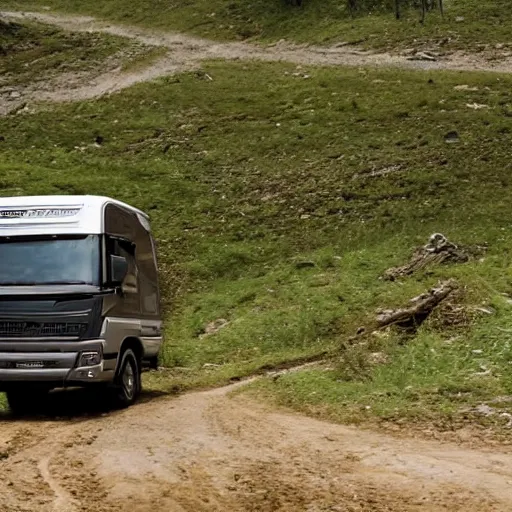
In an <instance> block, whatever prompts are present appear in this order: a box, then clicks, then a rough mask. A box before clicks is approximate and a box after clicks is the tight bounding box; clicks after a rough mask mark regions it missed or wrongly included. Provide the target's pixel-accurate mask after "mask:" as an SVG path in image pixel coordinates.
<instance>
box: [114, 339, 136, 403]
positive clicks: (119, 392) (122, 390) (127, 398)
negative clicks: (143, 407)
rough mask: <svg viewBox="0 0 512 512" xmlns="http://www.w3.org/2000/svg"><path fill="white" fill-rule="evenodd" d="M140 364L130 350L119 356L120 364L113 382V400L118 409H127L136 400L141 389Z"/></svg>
mask: <svg viewBox="0 0 512 512" xmlns="http://www.w3.org/2000/svg"><path fill="white" fill-rule="evenodd" d="M140 374H141V369H140V363H139V361H138V359H137V357H136V356H135V353H134V352H133V350H132V349H131V348H127V349H126V350H125V351H124V352H123V353H122V355H121V364H120V365H119V370H118V372H117V375H116V378H115V380H114V387H113V399H114V406H115V407H117V408H118V409H124V408H126V407H129V406H130V405H132V404H133V403H135V401H136V400H137V398H138V396H139V393H140V389H141V378H140Z"/></svg>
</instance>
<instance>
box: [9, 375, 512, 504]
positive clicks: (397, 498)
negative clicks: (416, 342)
mask: <svg viewBox="0 0 512 512" xmlns="http://www.w3.org/2000/svg"><path fill="white" fill-rule="evenodd" d="M240 385H241V384H240V383H238V384H236V385H234V386H230V387H225V388H221V389H216V390H213V391H206V392H196V393H190V394H186V395H182V396H180V397H172V396H170V397H169V396H167V397H152V396H145V397H144V399H143V400H142V401H141V402H140V403H139V404H137V405H135V406H133V407H132V408H130V409H127V410H124V411H118V412H109V413H107V412H103V411H101V410H98V409H97V401H96V400H94V397H93V396H92V395H91V392H90V391H89V392H88V391H83V390H71V391H66V392H58V393H54V394H53V396H51V397H50V400H49V404H48V405H47V408H48V411H49V412H48V414H47V415H46V416H45V417H42V418H39V419H32V420H19V419H18V420H15V419H14V418H11V417H9V416H7V415H5V416H3V417H0V420H2V423H1V424H0V454H1V456H0V459H1V461H0V475H2V478H1V481H0V510H2V512H22V511H23V512H25V511H26V512H29V511H30V512H33V511H36V510H37V511H39V512H89V511H90V512H93V511H94V512H115V511H125V510H131V511H135V512H146V511H147V512H150V511H151V512H155V511H169V512H174V511H176V512H182V511H190V512H202V511H219V512H224V511H226V512H227V511H230V512H231V511H233V512H238V511H239V512H246V511H262V512H271V511H290V512H291V511H311V512H316V511H340V512H341V511H343V512H345V511H347V512H350V511H354V512H356V511H357V512H359V511H393V512H401V511H419V510H421V511H450V512H453V511H459V510H460V511H462V510H464V512H471V511H479V512H481V511H509V510H511V509H512V486H511V485H510V483H511V482H512V452H511V451H510V450H509V449H508V448H501V449H499V450H497V449H496V448H494V449H492V450H491V449H490V448H489V449H484V448H480V449H474V448H467V447H464V446H461V445H458V444H456V443H440V442H438V441H426V440H421V439H411V438H408V439H406V438H400V437H397V436H390V435H387V434H382V433H375V432H371V431H368V430H362V429H357V428H354V427H346V426H341V425H335V424H331V423H326V422H322V421H318V420H315V419H311V418H307V417H304V416H300V415H297V414H293V413H289V412H282V411H276V410H274V409H272V408H270V407H269V406H266V405H263V404H260V403H256V402H253V401H250V400H248V398H247V397H246V396H244V395H238V394H237V395H234V396H230V391H232V390H233V389H235V387H237V386H240ZM242 385H243V384H242ZM64 411H65V412H64ZM61 415H62V417H61Z"/></svg>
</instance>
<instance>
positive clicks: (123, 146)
mask: <svg viewBox="0 0 512 512" xmlns="http://www.w3.org/2000/svg"><path fill="white" fill-rule="evenodd" d="M235 83H236V87H234V86H233V84H235ZM511 85H512V79H511V78H509V77H506V76H498V75H486V74H463V73H428V74H425V73H412V72H406V71H386V70H371V71H362V70H354V69H350V70H346V69H319V68H313V67H312V68H308V69H305V68H299V69H297V68H296V67H294V66H291V65H286V64H258V63H241V62H240V63H231V64H226V63H220V62H210V63H208V64H205V66H204V68H203V69H202V70H201V71H198V72H194V73H188V74H184V75H181V76H179V77H173V78H168V79H163V80H160V81H158V82H156V83H152V84H141V85H138V86H136V87H133V88H131V89H129V90H126V91H124V92H122V93H119V94H116V95H113V96H111V97H109V98H103V99H101V100H97V101H91V102H84V103H77V104H69V105H61V106H55V105H52V106H51V108H50V106H47V107H45V106H42V107H41V108H40V109H39V111H38V112H36V113H34V114H30V113H22V114H19V115H16V116H9V117H6V118H1V119H0V135H1V136H2V138H1V142H0V177H1V183H0V186H1V193H2V194H3V195H21V194H46V193H48V194H53V193H59V194H61V193H69V194H82V193H89V194H107V195H112V196H115V197H117V198H119V199H121V200H125V201H128V202H130V203H132V204H135V205H136V206H138V207H140V208H142V209H144V210H147V211H149V213H150V214H151V216H152V219H153V225H154V230H155V234H156V236H157V239H158V246H159V255H160V264H161V270H162V279H163V286H164V290H165V301H166V311H167V313H166V316H167V324H166V325H167V326H166V335H167V344H166V346H165V350H164V355H163V362H164V364H166V365H167V366H169V367H170V368H171V370H169V371H168V372H165V371H164V372H162V373H161V374H159V375H158V377H154V379H156V378H158V379H159V382H157V381H155V380H153V381H152V383H151V385H153V386H158V387H161V388H166V389H170V388H172V387H176V386H177V387H182V388H183V387H187V386H191V385H198V384H203V385H204V384H212V383H220V382H225V381H228V380H229V379H231V378H234V377H240V376H242V375H245V374H248V373H251V372H253V371H255V370H257V369H258V368H262V367H266V366H272V365H278V364H281V363H283V362H287V361H290V360H295V359H301V358H310V357H315V356H316V355H318V354H321V353H323V352H324V351H330V352H333V351H334V352H335V353H336V354H338V355H336V357H335V360H339V358H340V357H345V358H348V359H347V360H349V361H353V362H352V363H350V365H349V366H348V368H351V367H354V368H355V372H352V373H350V372H349V373H347V372H346V371H345V370H344V368H347V365H346V364H345V363H343V364H341V365H340V366H339V367H335V368H334V370H332V371H330V372H322V373H318V372H311V373H306V374H301V375H300V376H299V377H296V376H291V377H287V378H283V380H282V381H281V380H279V381H278V382H277V383H275V386H274V388H273V389H274V390H276V391H277V392H278V393H281V392H282V393H283V395H281V399H282V400H284V401H285V402H286V403H291V404H295V405H297V403H298V404H299V405H300V406H305V405H304V404H306V406H307V407H309V406H310V405H314V406H316V405H317V404H318V403H323V404H324V405H325V403H326V402H327V403H328V405H329V404H330V403H332V407H333V408H335V409H334V410H335V412H334V413H332V414H333V415H335V416H336V414H338V415H340V414H341V413H340V410H341V409H340V408H339V407H340V404H341V405H342V404H345V403H346V402H350V403H354V404H356V405H357V404H361V403H363V404H364V405H368V404H370V405H372V404H374V403H377V405H378V407H376V408H375V409H374V410H376V411H377V412H378V413H379V411H381V410H382V408H384V409H386V408H389V407H392V406H393V407H395V408H397V407H398V410H402V409H400V407H403V408H404V409H407V408H409V407H410V405H411V403H414V402H415V401H416V400H419V399H421V400H423V398H422V397H427V398H426V399H425V400H423V401H422V404H424V407H426V408H427V409H428V410H430V411H431V412H432V414H434V413H435V414H438V412H439V410H440V409H439V405H440V404H441V405H442V404H444V403H445V402H446V400H451V398H452V397H453V396H455V397H459V396H460V397H462V398H461V399H460V400H462V401H464V400H465V401H466V402H468V401H469V402H470V401H471V400H481V399H482V397H485V396H488V395H494V394H508V393H510V391H511V390H510V388H511V385H512V382H511V381H510V379H509V376H508V375H509V372H508V367H509V361H510V357H511V356H510V350H509V348H508V343H509V341H510V337H511V335H510V334H509V333H508V329H509V328H510V327H512V326H510V325H509V324H510V322H511V319H512V316H511V314H510V312H511V311H510V308H511V306H510V305H509V303H508V302H507V301H506V300H505V297H504V296H503V295H501V294H502V293H509V292H511V291H512V290H511V287H512V275H511V273H510V263H511V261H510V258H511V253H510V248H511V234H510V225H511V223H512V206H511V204H510V201H509V194H510V189H511V173H510V167H511V163H510V158H509V150H508V147H509V139H510V131H511V129H512V94H511V92H510V91H511V90H512V89H511ZM461 86H463V87H461ZM475 105H477V106H479V107H478V108H477V107H475ZM453 131H456V132H457V134H458V139H456V142H451V143H448V142H447V140H448V141H449V140H453V138H452V139H450V138H448V139H447V137H446V135H447V134H448V133H449V132H453ZM98 135H101V136H102V137H103V138H104V143H103V144H102V145H101V146H99V147H98V146H97V145H95V144H94V142H95V139H96V137H97V136H98ZM439 231H440V232H442V233H444V234H446V235H447V236H448V237H449V238H451V239H453V240H454V241H456V242H458V243H461V244H464V245H466V246H473V247H474V246H484V245H486V244H487V245H488V250H487V252H486V253H485V254H484V255H483V256H482V257H479V258H477V259H473V260H472V261H470V262H469V263H467V264H464V265H459V266H454V267H449V266H444V267H439V268H433V269H431V270H429V271H425V272H424V273H421V274H420V275H417V276H414V277H412V278H410V279H406V280H405V281H403V282H387V281H382V280H379V279H378V277H379V276H380V275H381V274H382V272H383V271H384V270H385V269H386V268H388V267H389V266H391V265H396V264H400V263H402V262H404V261H406V260H407V259H408V257H409V256H410V252H411V249H412V248H413V247H414V246H416V245H418V244H423V243H424V242H425V241H426V239H427V238H428V236H429V235H430V234H431V233H432V232H439ZM447 276H450V277H455V278H456V279H457V280H458V281H459V282H460V283H461V285H462V286H463V287H465V293H464V294H462V296H461V298H460V301H461V304H469V305H474V306H482V305H486V304H487V305H489V304H490V305H491V306H492V308H493V309H492V315H490V316H489V315H485V314H483V315H475V318H474V320H473V323H472V324H471V326H468V327H465V328H464V329H466V330H463V331H460V332H457V333H455V334H452V333H449V338H453V336H455V335H457V334H460V335H461V336H462V337H461V338H458V339H457V340H456V341H453V342H450V343H449V344H447V343H445V341H446V339H447V337H446V336H445V333H444V332H443V329H440V328H439V327H436V326H435V325H434V326H430V327H429V326H426V327H425V328H424V330H423V331H422V332H421V333H420V336H419V338H418V339H416V340H412V341H410V343H408V344H405V345H404V344H403V340H401V338H399V337H395V336H392V335H391V336H389V337H388V338H387V339H385V340H384V341H383V342H382V343H381V344H377V345H378V346H376V347H370V348H371V350H373V351H377V350H378V351H383V352H385V353H386V354H388V355H389V356H390V361H391V363H390V364H389V365H378V366H377V367H371V368H370V367H367V365H365V364H363V363H361V364H360V363H358V362H357V361H359V359H361V357H360V355H358V354H357V353H352V352H353V351H352V349H350V350H349V351H347V350H343V349H342V350H341V352H340V347H343V345H344V343H345V341H346V339H347V337H348V336H349V335H352V334H353V333H354V332H355V330H356V329H357V327H359V326H360V325H361V324H363V323H364V322H365V321H366V319H367V318H368V317H369V316H372V315H373V311H374V310H375V308H377V307H390V306H394V305H398V304H401V303H403V302H404V301H405V300H407V299H408V298H410V297H413V296H414V295H416V294H417V293H419V292H421V291H423V290H424V289H425V288H426V287H427V286H430V285H432V284H435V283H436V282H437V280H438V279H440V278H443V277H447ZM224 320H225V321H227V322H228V323H227V325H224V324H225V322H224ZM212 322H216V324H215V325H216V326H217V327H218V326H219V325H224V326H223V328H221V329H220V330H218V331H217V332H213V333H210V334H208V333H209V332H210V331H211V330H213V331H215V329H212V326H211V325H209V324H211V323H212ZM500 329H504V331H502V330H500ZM475 347H478V348H477V349H475ZM472 350H481V351H482V352H478V353H473V352H472ZM363 359H364V357H363ZM354 361H355V362H354ZM335 366H336V365H335ZM480 366H485V367H487V368H491V369H492V372H491V373H490V374H486V375H485V376H480V377H479V376H474V375H473V374H475V373H478V372H479V367H480ZM359 367H362V368H363V371H360V370H358V368H359ZM340 368H341V370H340ZM340 372H341V373H340ZM280 382H282V383H283V388H282V389H281V388H280V387H279V386H280V384H279V383H280ZM269 385H270V384H269ZM410 386H413V387H412V388H411V387H410ZM411 389H413V390H414V393H412V391H411ZM434 389H435V390H437V391H433V390H434ZM447 390H448V391H447ZM374 392H375V393H382V395H380V394H373V393H374ZM388 392H389V393H390V394H389V395H388V394H386V393H388ZM312 393H314V394H312ZM395 393H396V394H395ZM436 393H437V394H436ZM461 393H462V394H461ZM359 395H360V396H361V397H364V399H363V398H361V400H362V401H361V400H359V399H358V398H357V396H359ZM368 395H370V398H368V400H372V401H370V402H367V401H366V400H367V398H366V397H367V396H368ZM382 396H384V397H391V398H389V399H388V398H386V399H382ZM283 397H284V398H283ZM418 397H419V398H418ZM447 397H448V398H447ZM456 400H459V398H457V399H456ZM454 403H455V404H456V403H457V401H455V402H454ZM386 404H387V405H386ZM329 407H330V406H329ZM354 407H355V405H354ZM320 408H321V409H322V410H324V411H325V410H326V408H325V407H323V408H322V407H320ZM429 408H430V409H429ZM313 409H314V407H311V410H313ZM365 410H366V409H365ZM387 410H388V409H386V411H387ZM411 410H413V409H411ZM343 411H345V409H343ZM436 411H438V412H436ZM343 418H346V415H343Z"/></svg>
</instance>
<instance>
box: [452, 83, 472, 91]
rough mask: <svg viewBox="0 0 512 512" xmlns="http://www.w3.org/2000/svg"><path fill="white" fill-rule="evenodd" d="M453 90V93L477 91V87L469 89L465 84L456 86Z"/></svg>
mask: <svg viewBox="0 0 512 512" xmlns="http://www.w3.org/2000/svg"><path fill="white" fill-rule="evenodd" d="M453 89H454V90H455V91H478V87H470V86H469V85H467V84H462V85H456V86H455V87H454V88H453Z"/></svg>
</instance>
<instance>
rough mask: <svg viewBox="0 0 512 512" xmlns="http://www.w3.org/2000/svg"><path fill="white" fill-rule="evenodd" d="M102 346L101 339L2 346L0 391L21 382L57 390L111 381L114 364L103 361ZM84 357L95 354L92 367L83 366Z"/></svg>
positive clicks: (4, 344) (5, 344) (0, 347)
mask: <svg viewBox="0 0 512 512" xmlns="http://www.w3.org/2000/svg"><path fill="white" fill-rule="evenodd" d="M104 343H105V342H104V340H101V339H98V340H87V341H80V342H78V341H77V342H64V341H30V342H23V343H19V342H18V343H15V342H9V343H5V342H2V343H0V390H1V389H2V388H5V387H9V385H12V383H22V382H27V383H29V382H33V383H35V382H44V383H51V384H52V385H53V386H56V387H57V386H72V385H80V384H85V383H89V382H91V383H92V382H108V381H111V380H112V379H113V378H114V370H115V363H116V361H115V360H107V361H106V360H104V359H103V347H104ZM20 348H21V349H22V350H20ZM84 353H93V354H94V353H97V354H98V357H97V361H95V362H94V363H95V364H90V365H84V364H83V360H82V355H83V354H84Z"/></svg>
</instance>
